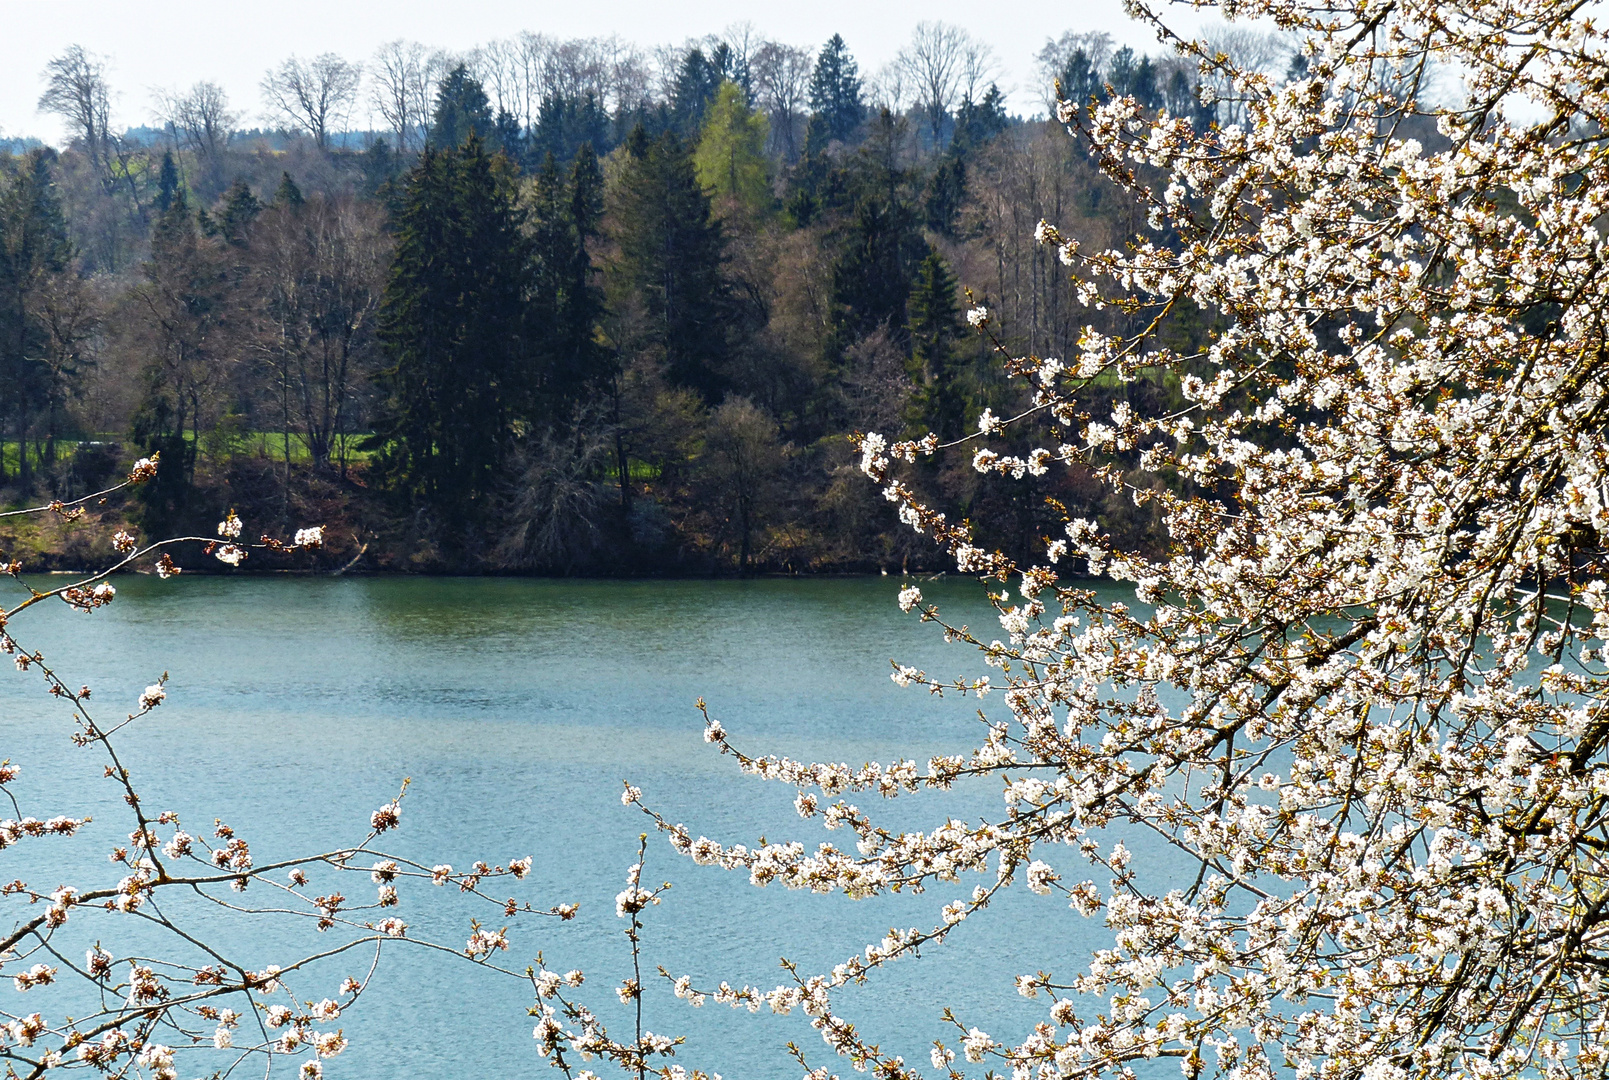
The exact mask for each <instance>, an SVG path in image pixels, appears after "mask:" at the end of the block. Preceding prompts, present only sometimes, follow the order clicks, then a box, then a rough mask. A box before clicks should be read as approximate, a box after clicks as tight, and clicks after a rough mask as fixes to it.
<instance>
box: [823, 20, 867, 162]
mask: <svg viewBox="0 0 1609 1080" xmlns="http://www.w3.org/2000/svg"><path fill="white" fill-rule="evenodd" d="M810 111H811V114H812V116H813V117H820V118H821V127H820V130H819V137H820V138H821V139H822V140H823V141H822V143H821V145H822V146H824V145H825V142H826V141H828V140H834V139H836V140H838V141H840V142H848V141H849V140H850V139H852V138H853V137H854V134H855V131H856V129H857V128H859V127H860V124H861V121H862V120H864V119H865V118H866V105H865V101H864V99H863V97H862V93H861V81H860V66H859V65H858V64H856V63H855V58H854V57H853V56H851V55H850V52H849V46H847V45H845V44H844V39H843V38H842V37H840V36H839V35H837V34H834V35H833V36H832V37H831V38H830V39H829V40H828V42H827V44H826V45H824V46H822V49H821V54H820V55H819V56H818V57H817V58H816V68H815V71H814V72H812V73H811V76H810ZM817 148H818V149H819V148H820V147H819V146H818V147H817Z"/></svg>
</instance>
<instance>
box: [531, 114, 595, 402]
mask: <svg viewBox="0 0 1609 1080" xmlns="http://www.w3.org/2000/svg"><path fill="white" fill-rule="evenodd" d="M601 180H602V172H601V170H600V169H599V168H598V163H597V158H596V156H595V155H593V154H592V152H591V147H589V146H583V147H582V148H581V153H580V154H579V155H578V156H577V158H576V162H575V164H574V165H573V166H572V167H571V169H570V175H569V181H568V183H566V182H565V180H564V179H563V178H562V176H561V174H560V172H559V167H558V163H557V161H556V160H555V159H554V157H553V156H552V155H551V154H549V155H548V157H547V158H546V160H545V161H544V162H543V163H542V167H541V168H540V169H539V170H538V171H537V173H536V176H535V178H534V179H533V181H532V184H531V188H530V197H529V215H528V217H529V224H530V235H531V254H532V281H531V285H532V289H531V295H532V301H531V309H530V315H529V318H530V333H529V334H528V340H529V341H530V344H531V350H532V354H533V355H532V361H533V364H534V382H535V389H536V390H537V392H538V394H539V396H540V399H541V400H540V408H541V409H542V410H544V411H549V410H551V411H553V412H557V411H558V410H560V409H563V408H564V407H566V406H569V405H572V404H573V403H574V402H575V401H576V400H577V399H578V398H579V397H580V396H581V395H582V394H583V393H585V392H587V391H589V390H593V391H595V390H599V389H601V388H602V386H603V384H604V382H605V380H606V376H607V374H608V371H607V367H606V359H605V355H604V351H603V349H602V347H601V345H600V344H599V342H598V337H597V326H598V321H599V319H600V318H601V317H602V315H603V294H602V291H601V290H600V289H599V287H598V284H597V281H596V277H597V273H596V270H595V268H594V267H593V265H592V257H591V255H590V254H589V253H588V251H587V241H588V240H589V239H591V238H592V236H594V235H595V233H596V230H597V222H598V214H599V210H600V207H599V197H600V194H601V193H600V191H599V186H600V184H601Z"/></svg>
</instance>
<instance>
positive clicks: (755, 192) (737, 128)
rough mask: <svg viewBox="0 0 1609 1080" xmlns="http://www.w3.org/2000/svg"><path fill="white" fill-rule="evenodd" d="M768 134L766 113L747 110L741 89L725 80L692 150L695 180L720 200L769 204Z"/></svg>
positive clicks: (753, 206)
mask: <svg viewBox="0 0 1609 1080" xmlns="http://www.w3.org/2000/svg"><path fill="white" fill-rule="evenodd" d="M769 133H770V123H769V122H768V121H767V120H766V117H765V114H764V113H762V112H758V111H755V110H752V109H750V108H749V106H748V103H747V100H746V95H745V94H744V93H743V90H742V88H741V87H739V86H738V85H737V84H736V83H734V82H731V81H727V82H723V83H722V84H721V88H720V90H719V91H718V92H717V93H716V96H715V102H714V104H713V105H711V106H710V109H709V117H708V119H706V120H705V122H704V133H703V135H702V136H701V137H700V138H699V141H698V149H697V150H695V151H694V152H693V166H694V168H695V169H696V170H697V172H698V179H699V182H700V183H702V184H703V185H704V186H705V187H706V188H707V189H709V190H710V191H711V192H713V193H714V195H715V197H716V198H717V199H720V200H722V201H725V202H730V203H734V204H736V205H739V206H744V207H747V208H748V209H750V210H755V211H759V210H763V209H765V208H766V207H768V206H769V205H770V204H771V184H770V180H769V178H768V177H767V175H766V172H767V168H766V166H767V162H766V157H765V140H766V136H767V135H768V134H769Z"/></svg>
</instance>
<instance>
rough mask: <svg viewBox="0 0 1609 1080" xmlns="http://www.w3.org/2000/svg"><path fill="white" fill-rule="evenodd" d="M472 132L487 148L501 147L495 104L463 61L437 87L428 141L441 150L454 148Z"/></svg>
mask: <svg viewBox="0 0 1609 1080" xmlns="http://www.w3.org/2000/svg"><path fill="white" fill-rule="evenodd" d="M472 135H473V136H477V137H478V138H479V139H480V142H481V145H482V146H483V147H490V148H491V149H493V150H496V149H497V145H496V139H497V124H496V121H495V120H493V118H492V103H491V101H490V100H488V99H487V97H486V90H485V88H484V87H482V86H481V84H480V82H479V80H477V79H476V78H475V77H474V76H473V75H471V74H470V73H469V68H467V67H466V66H464V65H463V64H459V65H458V66H457V67H455V68H453V69H452V70H451V71H450V72H448V73H447V77H446V78H445V79H443V80H441V86H440V87H439V88H438V89H437V90H436V109H435V112H434V113H433V114H432V115H431V118H430V137H429V139H428V140H427V141H428V142H429V144H430V145H431V146H433V147H435V148H436V149H437V150H453V149H456V148H457V147H459V146H461V145H462V144H463V143H464V142H465V141H466V140H467V139H469V137H470V136H472Z"/></svg>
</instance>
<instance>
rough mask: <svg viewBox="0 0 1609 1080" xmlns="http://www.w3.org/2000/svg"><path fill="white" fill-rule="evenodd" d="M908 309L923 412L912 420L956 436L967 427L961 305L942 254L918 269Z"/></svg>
mask: <svg viewBox="0 0 1609 1080" xmlns="http://www.w3.org/2000/svg"><path fill="white" fill-rule="evenodd" d="M907 307H908V310H909V312H910V322H909V324H908V326H907V330H908V332H909V334H910V340H911V374H912V377H913V378H914V380H915V382H916V384H917V390H916V394H915V396H914V398H913V400H912V405H913V407H914V409H915V410H916V411H917V414H918V415H917V416H916V417H914V418H913V419H915V420H916V421H917V426H924V427H925V428H926V430H929V431H934V432H937V433H938V435H939V437H940V438H942V439H954V438H957V437H959V436H960V435H962V434H963V433H964V430H965V424H966V407H967V396H966V387H965V386H964V385H962V380H961V377H960V372H959V371H958V370H957V366H956V364H955V362H954V353H955V348H954V347H955V340H956V338H958V337H959V336H960V333H961V320H960V314H961V309H960V305H959V304H958V303H957V302H956V298H955V277H954V275H952V274H951V273H950V268H949V267H948V266H947V265H946V264H945V262H944V259H943V258H942V257H941V256H940V255H939V253H938V252H936V251H934V252H930V253H929V254H928V256H927V258H925V259H923V260H922V264H921V265H920V266H919V267H917V270H916V279H915V281H914V282H913V283H912V285H911V295H910V299H909V301H908V302H907Z"/></svg>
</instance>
